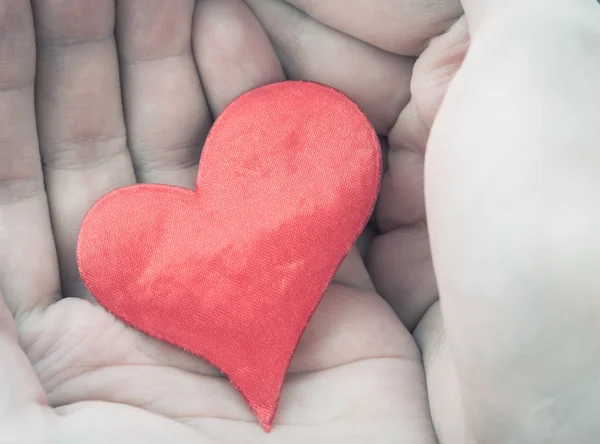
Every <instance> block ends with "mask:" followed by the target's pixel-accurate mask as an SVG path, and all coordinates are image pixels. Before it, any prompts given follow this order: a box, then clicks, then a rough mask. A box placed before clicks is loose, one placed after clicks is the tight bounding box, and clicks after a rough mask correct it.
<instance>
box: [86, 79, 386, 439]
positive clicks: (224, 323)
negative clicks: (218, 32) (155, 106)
mask: <svg viewBox="0 0 600 444" xmlns="http://www.w3.org/2000/svg"><path fill="white" fill-rule="evenodd" d="M380 170H381V155H380V150H379V142H378V139H377V136H376V134H375V132H374V131H373V128H372V127H371V125H370V124H369V122H368V120H367V118H366V117H365V116H364V115H363V114H362V113H361V112H360V110H359V109H358V107H357V106H356V105H355V104H354V103H352V102H351V101H350V100H349V99H347V98H346V97H345V96H344V95H342V94H341V93H339V92H337V91H335V90H333V89H331V88H328V87H325V86H322V85H318V84H315V83H310V82H283V83H277V84H273V85H269V86H265V87H261V88H258V89H256V90H253V91H250V92H248V93H246V94H244V95H242V96H241V97H239V98H238V99H236V100H235V101H234V102H233V103H232V104H231V105H230V106H229V107H228V108H227V109H226V110H225V111H224V112H223V113H222V115H221V116H220V117H219V118H218V119H217V121H216V122H215V124H214V126H213V128H212V130H211V132H210V134H209V137H208V139H207V141H206V145H205V148H204V151H203V153H202V162H201V166H200V169H199V172H198V179H197V183H196V190H195V191H190V190H188V189H184V188H177V187H172V186H165V185H147V184H140V185H134V186H130V187H126V188H120V189H117V190H115V191H112V192H110V193H108V194H107V195H105V196H104V197H102V198H101V199H100V200H99V201H98V202H97V203H95V204H94V205H93V206H92V208H91V209H90V210H89V212H88V214H87V215H86V217H85V219H84V221H83V224H82V226H81V231H80V235H79V242H78V248H77V249H78V251H77V256H78V264H79V270H80V273H81V277H82V278H83V281H84V282H85V284H86V286H87V287H88V289H89V290H90V292H91V294H92V295H93V296H94V297H95V298H96V299H97V300H98V302H99V303H100V304H101V305H103V306H104V307H105V308H106V309H107V310H108V311H110V312H111V313H113V314H114V315H115V316H116V317H118V318H120V319H121V320H123V321H124V322H126V323H127V324H129V325H131V326H133V327H134V328H136V329H138V330H140V331H142V332H145V333H147V334H148V335H150V336H153V337H155V338H158V339H160V340H162V341H165V342H168V343H170V344H173V345H175V346H177V347H180V348H182V349H184V350H187V351H189V352H191V353H193V354H195V355H197V356H200V357H202V358H204V359H206V360H207V361H208V362H210V363H212V364H213V365H214V366H215V367H217V368H218V369H220V370H221V371H222V372H223V373H224V374H225V375H227V377H228V378H229V379H230V381H231V382H232V384H233V385H234V386H235V387H236V388H237V389H238V391H239V392H240V393H241V395H242V396H243V397H244V399H245V400H246V402H247V403H248V405H249V406H250V408H251V409H252V411H253V412H254V414H255V415H256V417H257V418H258V420H259V421H260V423H261V425H262V426H263V428H264V429H265V430H267V431H268V430H269V429H270V428H271V425H272V422H273V417H274V415H275V411H276V409H277V404H278V401H279V395H280V391H281V387H282V384H283V380H284V376H285V373H286V370H287V368H288V366H289V363H290V360H291V358H292V355H293V353H294V350H295V348H296V345H297V344H298V341H299V340H300V337H301V336H302V333H303V331H304V329H305V327H306V325H307V323H308V321H309V319H310V317H311V315H312V314H313V312H314V310H315V309H316V307H317V305H318V303H319V301H320V299H321V296H322V295H323V293H324V292H325V290H326V288H327V286H328V284H329V283H330V281H331V279H332V277H333V275H334V274H335V272H336V270H337V268H338V266H339V265H340V263H341V261H342V260H343V258H344V257H345V256H346V254H347V253H348V252H349V250H350V249H351V247H352V245H353V243H354V242H355V241H356V239H357V237H358V236H359V234H360V232H361V231H362V229H363V227H364V226H365V224H366V222H367V220H368V218H369V216H370V214H371V211H372V209H373V205H374V202H375V200H376V196H377V193H378V190H379V181H380V174H381V171H380Z"/></svg>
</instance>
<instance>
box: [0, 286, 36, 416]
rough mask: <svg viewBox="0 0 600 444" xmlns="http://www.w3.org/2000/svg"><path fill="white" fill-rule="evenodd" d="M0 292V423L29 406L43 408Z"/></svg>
mask: <svg viewBox="0 0 600 444" xmlns="http://www.w3.org/2000/svg"><path fill="white" fill-rule="evenodd" d="M2 296H3V295H2V292H0V356H2V360H0V419H1V418H2V417H3V416H5V415H8V414H10V413H12V412H14V411H17V410H19V409H21V408H23V407H26V406H27V405H28V404H30V403H36V404H47V400H46V394H45V393H44V390H43V389H42V386H41V384H40V382H39V380H38V378H37V376H36V375H35V372H34V370H33V368H32V367H31V363H30V362H29V360H28V359H27V356H25V353H23V350H21V347H20V346H19V339H18V336H17V329H16V327H15V324H14V320H13V318H12V315H11V313H10V311H9V310H8V307H7V306H6V304H4V302H3V299H2Z"/></svg>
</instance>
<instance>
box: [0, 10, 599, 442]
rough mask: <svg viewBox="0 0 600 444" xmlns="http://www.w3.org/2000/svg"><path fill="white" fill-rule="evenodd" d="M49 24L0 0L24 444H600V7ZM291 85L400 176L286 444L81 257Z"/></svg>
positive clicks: (343, 282)
mask: <svg viewBox="0 0 600 444" xmlns="http://www.w3.org/2000/svg"><path fill="white" fill-rule="evenodd" d="M31 3H32V7H30V4H29V2H25V1H22V0H0V30H1V31H2V35H1V36H0V294H1V296H2V297H1V298H0V359H1V360H0V443H81V442H85V443H91V444H93V443H121V442H123V443H125V442H126V443H138V442H139V443H164V442H172V443H178V444H179V443H181V444H187V443H190V444H191V443H194V444H198V443H236V444H237V443H285V444H288V443H306V442H311V443H312V442H314V443H372V442H376V443H411V444H412V443H415V444H430V443H431V444H434V443H442V444H455V443H467V444H508V443H510V444H513V443H544V444H558V443H564V442H573V443H592V442H595V441H596V440H597V436H600V423H599V422H598V420H597V418H598V417H599V415H600V377H599V376H598V375H599V374H600V341H599V340H598V338H599V337H600V321H599V319H600V302H599V301H600V297H599V296H600V295H599V290H598V287H599V286H598V282H597V276H598V274H599V273H598V263H600V236H599V235H598V231H597V227H598V226H600V212H599V211H598V210H597V208H596V207H597V205H596V202H597V200H598V195H600V182H599V180H598V171H599V170H600V154H598V151H597V147H598V144H599V140H600V130H599V129H598V128H599V126H598V118H599V116H600V99H599V97H600V84H599V83H598V79H600V52H599V51H598V48H600V6H599V5H598V4H597V3H596V2H595V0H564V1H560V0H554V1H541V0H531V1H529V2H523V1H517V0H509V1H506V0H503V1H499V0H498V1H496V0H469V1H466V0H465V1H463V4H462V6H461V4H459V2H458V1H453V0H433V1H428V2H413V1H396V0H394V1H392V0H370V1H366V0H364V1H362V2H361V1H356V2H347V1H344V0H329V1H309V0H293V1H292V0H290V1H289V2H288V3H285V2H283V1H279V0H252V1H250V0H248V1H247V2H245V3H244V2H242V1H238V0H201V1H199V2H197V4H196V5H195V9H194V3H195V2H194V1H192V0H170V1H164V0H161V1H159V0H152V1H148V0H118V1H116V5H115V1H114V0H78V1H60V0H33V1H32V2H31ZM463 7H464V11H463ZM297 8H298V9H297ZM301 9H302V10H304V11H305V13H302V12H300V10H301ZM465 12H466V15H464V14H465ZM467 23H468V28H467ZM115 29H116V31H115ZM469 29H470V36H469ZM36 40H37V45H36ZM36 46H37V50H36ZM469 46H470V48H469ZM467 49H468V50H469V52H468V56H467V58H466V60H465V61H464V63H463V59H464V55H465V53H466V52H467ZM415 59H416V63H414V60H415ZM413 63H414V67H413ZM460 66H462V68H461V69H460V71H458V73H457V69H458V67H460ZM286 78H290V79H292V78H293V79H309V80H315V81H319V82H321V83H325V84H329V85H331V86H334V87H336V88H338V89H340V90H342V91H343V92H345V93H346V94H348V95H349V96H350V97H352V98H353V99H354V100H355V101H356V102H357V103H358V104H359V105H360V106H361V107H362V108H363V110H364V111H365V112H366V113H367V115H368V116H369V118H370V119H371V121H372V122H373V125H374V126H375V128H376V129H377V131H378V133H379V134H380V135H381V136H385V137H387V140H388V142H389V151H388V152H387V164H388V169H387V171H386V173H385V175H384V178H383V183H382V190H381V196H380V200H379V203H378V207H377V210H376V223H377V225H378V229H379V230H380V232H381V234H379V235H378V236H377V237H375V239H374V240H373V242H372V243H371V244H370V245H368V256H367V260H366V264H365V263H364V262H363V260H362V258H361V254H360V253H359V251H358V249H357V250H355V251H353V252H352V254H351V255H350V256H349V257H348V258H347V259H346V261H345V262H344V264H343V266H342V267H341V269H340V271H339V272H338V274H337V276H336V279H335V281H334V283H332V285H331V287H330V288H329V290H328V291H327V293H326V294H325V296H324V299H323V302H322V304H321V306H320V307H319V309H318V311H317V313H316V315H315V317H314V318H313V320H312V321H311V323H310V324H309V326H308V329H307V331H306V334H305V336H304V338H303V341H302V342H301V344H300V346H299V348H298V350H297V354H296V356H295V357H294V360H293V361H292V364H291V368H290V375H289V377H288V378H287V380H286V383H285V385H284V389H283V393H282V400H281V405H280V408H279V411H278V414H277V417H276V420H275V424H274V427H273V430H272V432H271V433H270V434H265V433H264V432H263V431H262V430H261V429H260V427H259V426H258V425H257V424H256V422H255V420H254V418H253V416H252V415H251V413H250V412H249V410H248V408H247V406H246V405H245V404H244V403H243V402H242V400H241V398H240V397H239V395H238V394H237V393H236V392H235V390H234V389H233V388H232V387H231V386H230V385H229V384H228V382H227V381H226V380H224V379H222V378H220V377H219V375H218V372H216V371H215V369H213V368H211V367H210V366H208V365H207V364H205V363H204V362H203V361H202V360H201V359H199V358H196V357H193V356H190V355H188V354H186V353H184V352H182V351H180V350H178V349H176V348H174V347H171V346H168V345H165V344H163V343H159V342H158V341H156V340H153V339H151V338H149V337H146V336H144V335H142V334H140V333H138V332H136V331H134V330H132V329H130V328H128V327H126V326H124V325H123V324H122V323H121V322H119V321H117V320H116V319H114V318H113V317H112V316H110V315H109V314H107V313H106V312H105V311H104V310H103V309H102V308H101V307H100V306H98V305H97V304H96V303H95V301H94V300H93V298H92V297H91V296H90V295H89V294H88V293H87V291H86V289H85V287H84V286H83V285H82V283H81V281H80V280H79V276H78V272H77V268H76V264H75V242H76V237H77V230H78V226H79V223H80V222H81V220H82V218H83V215H84V213H85V211H86V210H87V209H88V208H89V206H90V205H91V204H92V203H93V202H94V201H95V200H96V199H97V198H99V197H100V196H101V195H102V194H104V193H105V192H107V191H109V190H112V189H114V188H116V187H119V186H124V185H129V184H133V183H135V182H136V181H140V182H159V183H167V184H174V185H181V186H187V187H190V188H191V187H193V184H194V179H195V176H196V172H197V164H198V158H199V155H200V149H201V146H202V144H203V140H204V137H205V136H206V132H207V131H208V129H209V128H210V126H211V124H212V121H213V119H214V118H215V117H216V116H218V115H219V113H220V112H221V111H222V110H223V108H224V107H225V106H227V104H228V103H230V102H231V101H232V100H233V99H234V98H235V97H236V96H238V95H239V94H240V93H242V92H244V91H247V90H249V89H252V88H254V87H258V86H260V85H263V84H266V83H271V82H275V81H281V80H285V79H286ZM411 97H412V98H411ZM442 100H443V103H442ZM440 105H441V106H440ZM425 153H426V154H425ZM424 190H425V191H424ZM429 238H431V245H430V242H429ZM362 245H365V244H361V249H362ZM430 251H431V252H432V253H430ZM433 267H435V277H434V273H433ZM438 295H439V300H438Z"/></svg>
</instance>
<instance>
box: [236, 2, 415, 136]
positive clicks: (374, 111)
mask: <svg viewBox="0 0 600 444" xmlns="http://www.w3.org/2000/svg"><path fill="white" fill-rule="evenodd" d="M247 3H249V4H250V7H251V8H252V10H253V11H254V13H255V14H256V16H257V17H258V19H259V20H260V21H261V23H262V24H263V26H264V27H265V29H266V31H267V33H268V34H269V37H270V38H271V40H272V41H273V43H274V45H275V49H276V50H277V53H278V54H279V57H280V59H281V60H282V63H283V68H284V70H285V72H286V74H287V76H288V78H291V79H300V80H312V81H316V82H319V83H323V84H326V85H329V86H332V87H334V88H336V89H338V90H340V91H342V92H343V93H345V94H346V95H348V96H349V97H350V98H351V99H353V100H354V101H355V102H356V103H357V104H358V105H359V106H360V107H361V109H362V110H363V111H364V112H365V114H366V115H367V116H368V117H369V119H370V120H371V122H372V123H373V125H374V126H375V129H376V130H377V132H378V133H379V134H387V133H388V131H389V129H390V128H391V127H392V125H393V123H394V122H395V121H396V119H397V118H398V115H399V113H400V111H401V110H402V108H404V106H405V105H406V103H407V102H408V100H409V97H410V88H409V82H410V75H411V71H412V64H413V60H412V58H408V57H401V56H397V55H394V54H391V53H389V52H386V51H383V50H381V49H378V48H375V47H373V46H371V45H369V44H366V43H364V42H361V41H359V40H356V39H354V38H352V37H349V36H347V35H345V34H342V33H341V32H339V31H336V30H333V29H331V28H328V27H327V26H325V25H322V24H320V23H318V22H316V21H314V20H312V19H311V18H310V17H308V16H307V15H306V14H304V13H302V12H301V11H299V10H298V9H296V8H294V7H293V6H291V5H289V4H286V3H285V2H283V1H282V0H249V1H248V2H247Z"/></svg>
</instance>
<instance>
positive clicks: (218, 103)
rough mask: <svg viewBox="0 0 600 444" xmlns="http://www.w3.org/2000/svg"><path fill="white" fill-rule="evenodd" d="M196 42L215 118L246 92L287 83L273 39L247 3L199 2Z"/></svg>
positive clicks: (226, 0) (238, 0) (230, 0)
mask: <svg viewBox="0 0 600 444" xmlns="http://www.w3.org/2000/svg"><path fill="white" fill-rule="evenodd" d="M193 39H194V40H193V41H194V54H195V56H196V62H197V64H198V69H199V71H200V75H201V77H202V83H203V85H204V88H205V91H206V95H207V98H208V102H209V104H210V108H211V110H212V113H213V115H214V116H218V115H219V114H221V112H222V111H223V109H224V108H225V107H226V106H227V105H229V104H230V103H231V102H232V101H233V99H235V98H236V97H238V96H239V95H241V94H243V93H244V92H246V91H249V90H251V89H254V88H258V87H259V86H262V85H266V84H268V83H274V82H281V81H284V80H285V75H284V74H283V69H282V68H281V64H280V63H279V60H278V59H277V55H276V53H275V50H274V49H273V46H272V45H271V42H270V41H269V38H268V37H267V35H266V33H265V31H264V29H263V27H262V26H261V24H260V22H259V21H258V20H257V19H256V17H255V16H254V14H252V11H250V9H249V8H248V6H247V5H246V3H244V2H243V0H203V1H200V2H198V4H197V6H196V13H195V18H194V36H193Z"/></svg>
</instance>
